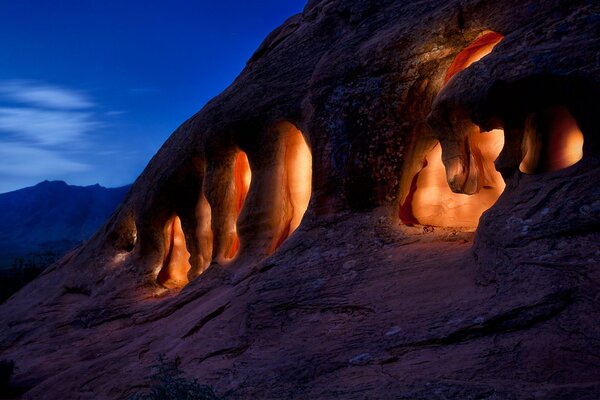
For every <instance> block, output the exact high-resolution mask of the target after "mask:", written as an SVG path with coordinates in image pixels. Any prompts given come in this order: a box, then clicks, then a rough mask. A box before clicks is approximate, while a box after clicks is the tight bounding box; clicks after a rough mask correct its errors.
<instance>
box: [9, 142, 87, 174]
mask: <svg viewBox="0 0 600 400" xmlns="http://www.w3.org/2000/svg"><path fill="white" fill-rule="evenodd" d="M89 168H90V166H89V165H87V164H84V163H81V162H77V161H73V160H69V159H67V158H65V157H64V156H62V155H60V154H59V153H57V152H55V151H51V150H45V149H40V148H33V147H29V146H26V145H23V144H22V143H13V142H5V143H2V145H1V146H0V174H2V175H4V174H7V175H12V176H22V177H40V179H42V178H43V179H45V177H50V176H56V175H60V174H66V173H72V172H83V171H86V170H88V169H89Z"/></svg>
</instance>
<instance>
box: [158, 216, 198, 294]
mask: <svg viewBox="0 0 600 400" xmlns="http://www.w3.org/2000/svg"><path fill="white" fill-rule="evenodd" d="M163 235H164V244H165V249H164V254H165V257H164V259H163V267H162V269H161V270H160V272H159V273H158V278H157V280H158V283H159V284H161V285H163V286H165V287H167V288H169V289H172V288H180V287H183V286H185V285H186V284H187V283H188V271H189V270H190V268H191V265H190V261H189V260H190V252H189V251H188V249H187V246H186V242H185V234H184V233H183V228H182V227H181V219H180V218H179V217H178V216H177V215H175V216H174V217H172V218H171V219H170V220H169V221H168V222H167V224H166V225H165V229H164V231H163Z"/></svg>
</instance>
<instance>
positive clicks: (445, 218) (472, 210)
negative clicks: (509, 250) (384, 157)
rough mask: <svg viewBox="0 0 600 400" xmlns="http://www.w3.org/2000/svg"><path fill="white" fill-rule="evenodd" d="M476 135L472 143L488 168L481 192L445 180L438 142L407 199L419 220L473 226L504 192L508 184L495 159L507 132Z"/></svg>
mask: <svg viewBox="0 0 600 400" xmlns="http://www.w3.org/2000/svg"><path fill="white" fill-rule="evenodd" d="M474 136H475V137H474V138H473V139H472V143H471V146H472V148H474V147H475V148H477V149H478V153H479V156H478V157H475V158H477V162H478V163H479V164H480V165H481V168H482V169H483V171H485V173H484V174H481V175H480V176H479V178H478V181H479V185H478V186H479V190H478V192H477V193H476V194H473V195H466V194H460V193H454V192H452V190H451V189H450V186H448V181H447V180H446V170H445V168H444V163H443V162H442V147H441V145H440V144H439V143H437V144H436V145H435V146H434V147H433V149H432V150H431V151H430V152H429V153H427V155H426V157H425V166H424V168H423V169H422V170H421V171H420V172H419V173H418V174H417V175H416V176H415V179H414V180H413V182H414V186H413V188H412V190H411V193H410V194H409V197H407V201H410V202H411V209H412V217H413V218H414V220H415V221H416V222H417V223H419V224H421V225H431V226H442V227H462V228H474V227H476V226H477V225H478V223H479V218H480V217H481V214H482V213H483V212H484V211H485V210H487V209H488V208H490V207H491V206H492V205H493V204H494V203H495V202H496V200H497V199H498V197H499V196H500V194H502V191H503V190H504V187H505V184H504V180H503V179H502V176H501V175H500V173H499V172H497V171H496V170H495V168H494V159H495V158H496V157H497V156H498V154H500V151H501V150H502V146H503V143H504V132H503V131H502V130H494V131H492V132H486V133H477V134H475V135H474ZM401 217H402V215H401ZM403 219H404V218H403ZM405 222H409V221H405Z"/></svg>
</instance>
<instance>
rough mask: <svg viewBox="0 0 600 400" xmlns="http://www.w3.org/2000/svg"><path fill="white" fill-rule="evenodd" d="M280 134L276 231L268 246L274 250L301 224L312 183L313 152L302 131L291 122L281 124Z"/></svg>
mask: <svg viewBox="0 0 600 400" xmlns="http://www.w3.org/2000/svg"><path fill="white" fill-rule="evenodd" d="M276 130H277V131H278V133H279V136H280V138H281V144H280V149H279V155H278V157H277V165H278V167H277V174H278V176H277V177H276V178H275V179H276V181H277V184H276V185H277V192H278V193H277V197H278V202H279V204H280V206H279V207H278V208H277V210H278V212H277V213H276V214H275V219H274V221H275V226H276V228H275V235H274V236H273V241H272V242H271V245H270V247H269V253H272V252H274V251H275V250H276V249H277V248H278V247H279V246H280V245H281V244H282V243H283V242H284V241H285V240H286V239H287V238H288V237H289V236H290V235H291V234H292V233H293V232H294V231H295V230H296V229H297V228H298V226H299V225H300V222H301V221H302V217H303V216H304V213H305V212H306V209H307V208H308V203H309V201H310V196H311V186H312V154H311V152H310V149H309V147H308V144H307V143H306V140H305V139H304V136H303V135H302V132H300V130H298V128H296V127H295V126H294V125H292V124H290V123H288V122H282V123H280V124H278V126H277V127H276Z"/></svg>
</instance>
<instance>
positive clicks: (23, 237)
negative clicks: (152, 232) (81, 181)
mask: <svg viewBox="0 0 600 400" xmlns="http://www.w3.org/2000/svg"><path fill="white" fill-rule="evenodd" d="M129 187H130V186H123V187H120V188H114V189H108V188H105V187H102V186H100V185H93V186H85V187H82V186H71V185H68V184H66V183H65V182H62V181H52V182H49V181H44V182H41V183H39V184H37V185H35V186H32V187H28V188H24V189H20V190H16V191H14V192H8V193H3V194H0V269H2V268H9V267H11V266H13V265H14V263H15V260H16V259H17V257H21V258H22V259H25V260H27V259H28V258H29V259H31V257H38V258H39V257H42V258H44V257H46V256H50V257H60V256H62V255H63V254H64V253H66V252H67V251H68V250H70V249H72V248H73V247H75V246H77V245H78V244H80V243H81V242H83V241H85V240H87V239H88V238H89V237H90V236H91V235H92V234H93V233H94V232H95V231H96V230H97V229H98V228H100V227H101V226H102V224H103V223H104V222H105V221H106V220H107V219H108V217H109V216H110V215H111V214H112V213H113V211H114V210H115V209H116V207H117V206H118V205H119V203H120V202H121V201H122V200H123V198H124V196H125V194H126V193H127V191H128V190H129ZM46 258H48V257H46Z"/></svg>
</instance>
